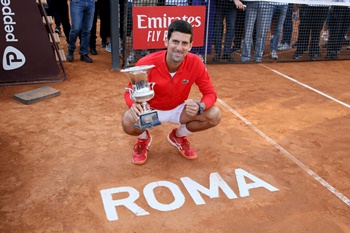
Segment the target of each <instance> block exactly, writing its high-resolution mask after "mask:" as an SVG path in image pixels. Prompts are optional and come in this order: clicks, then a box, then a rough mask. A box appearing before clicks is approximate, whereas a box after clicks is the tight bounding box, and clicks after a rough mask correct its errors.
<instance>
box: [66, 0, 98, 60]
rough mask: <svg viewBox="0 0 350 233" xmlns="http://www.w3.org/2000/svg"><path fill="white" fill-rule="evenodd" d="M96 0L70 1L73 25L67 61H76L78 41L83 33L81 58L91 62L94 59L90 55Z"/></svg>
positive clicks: (80, 50)
mask: <svg viewBox="0 0 350 233" xmlns="http://www.w3.org/2000/svg"><path fill="white" fill-rule="evenodd" d="M94 12H95V0H81V1H70V17H71V21H72V27H71V30H70V32H69V43H68V55H67V61H69V62H72V61H74V51H75V49H76V41H77V38H78V36H79V34H80V33H81V41H80V49H79V54H80V60H81V61H84V62H87V63H91V62H93V60H92V59H91V58H90V57H89V55H88V50H89V42H90V33H91V28H92V23H93V20H94Z"/></svg>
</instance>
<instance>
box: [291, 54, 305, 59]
mask: <svg viewBox="0 0 350 233" xmlns="http://www.w3.org/2000/svg"><path fill="white" fill-rule="evenodd" d="M302 56H303V54H302V53H299V52H296V53H294V55H293V59H295V60H298V59H299V58H301V57H302Z"/></svg>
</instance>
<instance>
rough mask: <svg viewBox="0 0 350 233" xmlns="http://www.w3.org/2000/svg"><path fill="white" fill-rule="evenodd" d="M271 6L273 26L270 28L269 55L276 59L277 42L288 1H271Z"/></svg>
mask: <svg viewBox="0 0 350 233" xmlns="http://www.w3.org/2000/svg"><path fill="white" fill-rule="evenodd" d="M271 4H272V6H273V16H272V19H273V20H272V22H273V24H274V26H273V27H272V30H271V35H272V36H271V40H270V45H271V52H270V56H271V58H272V59H273V60H277V59H278V56H277V49H278V42H279V40H280V37H281V32H282V28H283V24H284V19H285V18H286V14H287V9H288V3H283V2H273V3H271Z"/></svg>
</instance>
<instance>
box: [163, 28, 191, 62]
mask: <svg viewBox="0 0 350 233" xmlns="http://www.w3.org/2000/svg"><path fill="white" fill-rule="evenodd" d="M190 38H191V35H190V34H185V33H181V32H176V31H175V32H173V33H172V34H171V38H170V39H169V40H168V39H166V40H165V45H166V46H167V48H168V49H167V61H168V62H169V59H170V61H172V62H175V63H179V62H182V60H183V59H184V57H185V56H186V55H187V53H188V52H189V51H190V50H191V48H192V42H190Z"/></svg>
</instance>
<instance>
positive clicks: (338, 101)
mask: <svg viewBox="0 0 350 233" xmlns="http://www.w3.org/2000/svg"><path fill="white" fill-rule="evenodd" d="M259 65H260V66H262V67H265V68H267V69H269V70H271V71H272V72H274V73H276V74H279V75H281V76H282V77H284V78H286V79H289V80H290V81H292V82H295V83H297V84H299V85H301V86H303V87H305V88H307V89H310V90H311V91H314V92H316V93H318V94H320V95H322V96H324V97H326V98H328V99H330V100H333V101H334V102H337V103H338V104H341V105H343V106H345V107H347V108H350V105H349V104H347V103H344V102H342V101H340V100H337V99H336V98H334V97H332V96H330V95H327V94H325V93H323V92H322V91H319V90H317V89H315V88H313V87H310V86H308V85H306V84H304V83H302V82H299V81H298V80H296V79H294V78H291V77H289V76H288V75H285V74H282V73H281V72H279V71H277V70H274V69H272V68H270V67H268V66H266V65H263V64H259Z"/></svg>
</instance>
